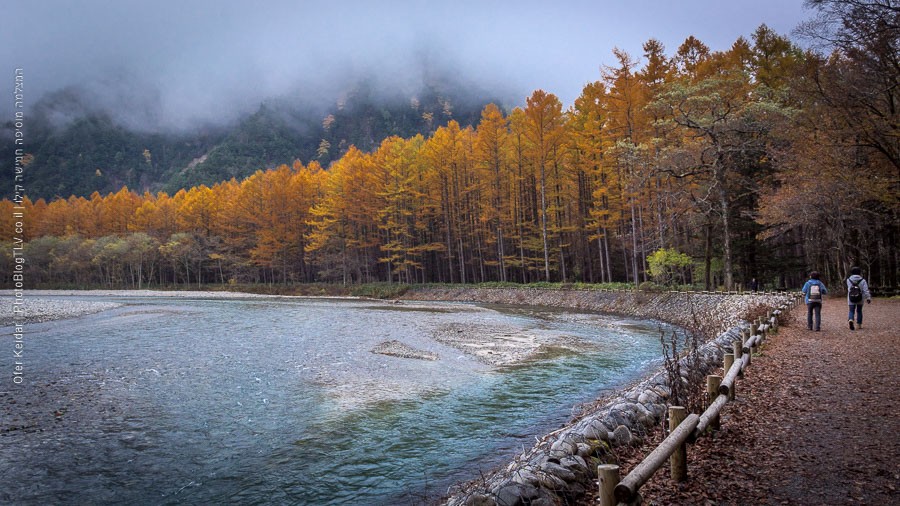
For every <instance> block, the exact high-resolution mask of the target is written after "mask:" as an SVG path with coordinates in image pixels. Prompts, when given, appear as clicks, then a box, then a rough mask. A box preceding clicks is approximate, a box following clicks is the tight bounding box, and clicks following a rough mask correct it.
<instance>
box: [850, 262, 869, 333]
mask: <svg viewBox="0 0 900 506" xmlns="http://www.w3.org/2000/svg"><path fill="white" fill-rule="evenodd" d="M863 300H865V301H866V303H871V302H872V294H871V293H869V283H866V280H865V278H863V277H862V269H860V268H859V267H854V268H852V269H850V277H849V278H847V304H849V305H850V313H849V315H848V316H847V323H848V324H849V325H850V330H855V328H854V326H853V314H854V313H856V327H859V328H862V320H863V318H862V309H863Z"/></svg>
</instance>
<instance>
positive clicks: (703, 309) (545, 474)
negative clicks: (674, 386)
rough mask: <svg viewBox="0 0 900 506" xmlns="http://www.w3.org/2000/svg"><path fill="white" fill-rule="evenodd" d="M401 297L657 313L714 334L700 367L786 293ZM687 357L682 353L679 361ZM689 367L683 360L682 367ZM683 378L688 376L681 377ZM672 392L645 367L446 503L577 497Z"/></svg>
mask: <svg viewBox="0 0 900 506" xmlns="http://www.w3.org/2000/svg"><path fill="white" fill-rule="evenodd" d="M404 298H407V299H416V300H443V301H467V302H481V303H494V304H525V305H538V306H552V307H562V308H573V309H579V310H590V311H598V312H606V313H617V314H623V315H628V316H636V317H641V318H651V319H658V320H663V321H666V322H669V323H672V324H675V325H679V326H684V327H695V328H696V327H697V326H698V325H697V324H698V323H699V326H700V327H702V330H704V331H706V332H707V333H708V335H716V336H717V337H716V338H715V339H713V340H711V341H709V342H708V343H706V344H704V345H703V346H702V347H701V348H700V350H699V360H700V364H699V369H700V370H701V372H702V374H704V375H705V374H707V373H709V372H711V371H712V370H713V369H715V368H717V367H719V366H720V365H721V363H722V357H723V355H724V353H726V351H731V349H732V342H733V341H735V340H738V339H740V338H741V331H742V328H744V327H746V326H747V325H748V324H747V323H745V322H743V321H742V319H743V317H745V315H747V313H748V311H751V310H753V309H754V308H756V307H758V306H760V305H763V306H765V307H767V308H774V307H777V306H778V305H780V304H781V303H782V302H785V301H786V300H787V299H789V296H786V295H777V294H770V295H764V294H753V295H717V294H688V293H646V292H599V291H589V290H543V289H527V288H512V289H507V288H500V289H487V288H471V289H469V288H446V289H445V288H420V289H416V290H414V291H411V292H410V293H408V294H406V295H405V297H404ZM685 360H686V359H682V361H683V363H684V361H685ZM687 369H688V367H687V364H684V367H682V371H686V370H687ZM682 380H683V381H684V382H686V381H687V379H686V378H682ZM670 394H671V389H670V386H669V384H668V379H667V374H666V373H665V371H662V370H660V371H658V372H655V373H653V374H651V375H650V376H649V377H648V378H647V379H645V380H643V381H642V382H640V383H639V384H637V385H636V386H634V387H632V388H630V389H628V390H626V391H625V392H622V393H620V394H618V395H616V396H615V397H613V398H612V399H610V400H609V402H607V403H605V404H603V405H602V406H598V407H596V408H595V409H593V410H592V411H590V412H588V413H586V414H584V415H582V416H581V417H580V418H579V419H578V420H576V421H574V422H572V423H571V424H569V425H568V426H566V427H564V428H563V429H560V430H558V431H555V432H553V433H551V434H548V435H546V436H545V437H544V438H543V439H541V440H540V441H539V442H538V443H537V444H536V445H535V446H534V447H533V448H531V449H530V450H526V451H525V452H524V453H523V454H522V455H520V456H518V457H516V458H515V459H514V460H513V461H512V462H511V463H509V465H507V466H506V467H505V468H503V469H500V470H497V471H496V472H494V473H493V474H491V475H489V476H487V477H485V478H484V479H482V480H478V481H477V482H471V483H467V484H463V485H461V486H460V487H459V488H458V489H457V490H456V491H455V492H454V493H452V495H451V496H450V497H449V498H448V499H447V500H446V504H449V505H454V506H458V505H473V506H474V505H478V506H481V505H485V506H488V505H490V506H494V505H502V506H513V505H520V504H532V505H555V504H560V503H567V502H570V501H572V500H573V499H577V498H579V497H582V496H583V495H584V494H585V493H586V492H587V490H588V487H593V486H594V485H593V483H594V481H593V480H594V479H595V478H596V462H594V461H593V460H592V459H593V458H594V457H596V456H598V455H603V454H606V453H608V451H607V450H608V449H609V448H610V447H614V446H618V445H625V444H629V443H630V442H631V441H632V439H633V438H634V437H635V435H636V434H643V433H645V432H647V431H648V430H649V429H650V428H651V427H653V426H655V425H658V424H660V423H661V422H662V421H663V419H664V417H665V414H666V411H667V403H666V401H667V399H668V398H669V396H670Z"/></svg>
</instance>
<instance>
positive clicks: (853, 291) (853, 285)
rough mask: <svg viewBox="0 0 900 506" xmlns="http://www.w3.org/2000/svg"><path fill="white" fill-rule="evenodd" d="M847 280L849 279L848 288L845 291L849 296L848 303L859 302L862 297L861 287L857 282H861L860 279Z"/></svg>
mask: <svg viewBox="0 0 900 506" xmlns="http://www.w3.org/2000/svg"><path fill="white" fill-rule="evenodd" d="M847 281H850V290H848V291H847V297H848V298H849V300H850V303H851V304H860V303H861V302H862V299H863V297H862V296H863V294H862V288H860V287H859V284H860V283H861V282H862V279H860V280H858V281H853V280H851V279H848V280H847Z"/></svg>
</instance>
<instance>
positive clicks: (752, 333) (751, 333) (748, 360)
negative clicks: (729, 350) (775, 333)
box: [742, 327, 756, 367]
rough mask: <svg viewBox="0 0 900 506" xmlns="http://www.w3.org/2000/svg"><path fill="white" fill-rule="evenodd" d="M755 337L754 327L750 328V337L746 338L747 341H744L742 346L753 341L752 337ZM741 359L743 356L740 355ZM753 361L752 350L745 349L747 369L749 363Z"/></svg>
mask: <svg viewBox="0 0 900 506" xmlns="http://www.w3.org/2000/svg"><path fill="white" fill-rule="evenodd" d="M755 335H756V327H750V335H749V336H747V339H745V340H744V344H747V343H749V342H750V340H751V339H753V336H755ZM742 358H743V355H742ZM752 361H753V348H747V367H749V366H750V363H751V362H752Z"/></svg>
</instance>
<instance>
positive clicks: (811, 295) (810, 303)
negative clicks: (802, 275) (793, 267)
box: [803, 271, 828, 332]
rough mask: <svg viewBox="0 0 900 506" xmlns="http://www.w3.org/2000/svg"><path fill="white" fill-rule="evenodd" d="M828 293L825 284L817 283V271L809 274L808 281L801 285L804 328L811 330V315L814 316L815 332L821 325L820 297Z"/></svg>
mask: <svg viewBox="0 0 900 506" xmlns="http://www.w3.org/2000/svg"><path fill="white" fill-rule="evenodd" d="M826 293H828V290H827V289H826V288H825V283H822V282H821V281H819V271H812V272H810V273H809V280H808V281H807V282H806V284H805V285H803V295H804V296H805V299H806V328H808V329H809V330H812V329H813V314H815V316H816V332H818V331H819V328H820V327H821V324H822V297H824V296H825V294H826Z"/></svg>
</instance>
